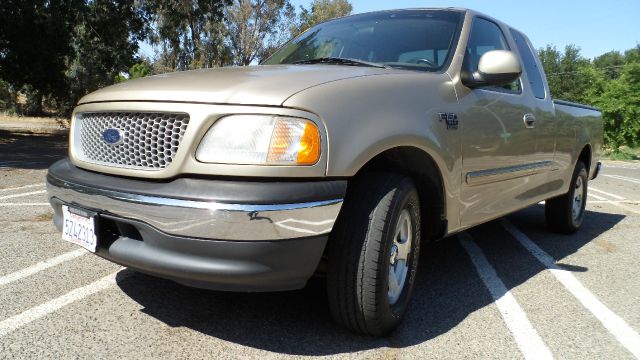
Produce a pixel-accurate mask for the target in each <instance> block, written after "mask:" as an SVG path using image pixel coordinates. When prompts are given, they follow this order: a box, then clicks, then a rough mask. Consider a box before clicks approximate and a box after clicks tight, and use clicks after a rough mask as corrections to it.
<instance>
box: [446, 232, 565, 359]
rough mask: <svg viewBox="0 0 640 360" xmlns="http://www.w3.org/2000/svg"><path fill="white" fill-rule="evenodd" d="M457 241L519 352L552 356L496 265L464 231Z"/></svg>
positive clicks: (534, 357)
mask: <svg viewBox="0 0 640 360" xmlns="http://www.w3.org/2000/svg"><path fill="white" fill-rule="evenodd" d="M458 238H459V239H460V243H461V244H462V246H463V247H464V248H465V250H466V251H467V254H469V258H471V261H472V262H473V265H474V266H475V267H476V271H477V272H478V275H480V278H481V279H482V281H483V282H484V284H485V286H486V287H487V289H488V290H489V292H490V293H491V296H492V297H493V300H494V301H495V303H496V306H497V307H498V310H499V311H500V314H501V315H502V318H503V319H504V322H505V323H506V325H507V327H508V328H509V331H511V334H512V335H513V337H514V339H515V340H516V343H517V344H518V347H519V348H520V351H521V352H522V355H524V357H525V358H526V359H536V360H537V359H553V355H552V354H551V350H549V348H548V347H547V345H546V344H545V343H544V341H542V338H540V335H538V332H537V331H536V330H535V329H534V328H533V326H532V325H531V323H530V322H529V319H528V318H527V314H525V312H524V310H522V308H521V307H520V305H519V304H518V302H517V301H516V299H515V298H514V297H513V295H512V294H511V292H509V290H507V287H506V286H505V285H504V283H503V282H502V280H500V278H499V277H498V274H496V271H495V269H494V268H493V266H491V264H490V263H489V261H488V260H487V258H486V257H485V256H484V254H483V253H482V250H481V249H480V247H479V246H478V245H476V243H475V242H473V239H472V238H471V235H469V234H467V233H461V234H458Z"/></svg>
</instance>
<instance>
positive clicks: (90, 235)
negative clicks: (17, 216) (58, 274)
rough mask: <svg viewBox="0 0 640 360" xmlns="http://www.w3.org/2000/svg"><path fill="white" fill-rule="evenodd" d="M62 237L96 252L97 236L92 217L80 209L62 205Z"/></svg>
mask: <svg viewBox="0 0 640 360" xmlns="http://www.w3.org/2000/svg"><path fill="white" fill-rule="evenodd" d="M62 222H63V225H62V239H63V240H66V241H69V242H72V243H74V244H76V245H80V246H82V247H83V248H85V249H87V250H89V251H91V252H96V245H98V238H97V236H96V227H95V220H94V217H93V216H91V215H89V214H86V213H84V212H83V211H82V210H76V209H70V208H69V207H68V206H66V205H63V206H62Z"/></svg>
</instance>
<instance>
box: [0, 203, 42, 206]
mask: <svg viewBox="0 0 640 360" xmlns="http://www.w3.org/2000/svg"><path fill="white" fill-rule="evenodd" d="M1 206H5V207H12V206H51V204H49V203H0V207H1Z"/></svg>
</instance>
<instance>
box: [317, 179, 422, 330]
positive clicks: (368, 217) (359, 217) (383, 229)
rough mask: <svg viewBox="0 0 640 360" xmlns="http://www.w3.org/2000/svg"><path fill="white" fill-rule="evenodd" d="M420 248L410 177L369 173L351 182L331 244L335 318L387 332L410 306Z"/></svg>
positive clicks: (417, 206) (417, 205) (358, 327)
mask: <svg viewBox="0 0 640 360" xmlns="http://www.w3.org/2000/svg"><path fill="white" fill-rule="evenodd" d="M419 250H420V201H419V197H418V192H417V190H416V188H415V186H414V184H413V182H412V181H411V179H410V178H408V177H405V176H402V175H397V174H368V175H366V176H362V177H360V178H358V179H356V180H354V181H352V183H351V184H349V193H348V194H347V198H346V199H345V204H344V209H343V211H342V213H341V215H340V219H339V220H338V222H337V223H336V227H335V229H334V232H333V233H332V238H331V240H330V243H329V254H328V255H329V264H328V273H327V287H328V289H327V293H328V295H329V306H330V308H331V313H332V315H333V317H334V319H335V320H337V321H338V322H340V323H341V324H343V325H344V326H346V327H347V328H349V329H351V330H352V331H355V332H358V333H362V334H367V335H383V334H386V333H388V332H390V331H392V330H393V329H394V328H395V327H396V326H397V325H398V324H399V323H400V321H401V320H402V317H403V315H404V313H405V312H406V310H407V307H408V305H409V301H410V299H411V293H412V290H413V285H414V282H415V278H416V270H417V266H418V255H419V252H420V251H419Z"/></svg>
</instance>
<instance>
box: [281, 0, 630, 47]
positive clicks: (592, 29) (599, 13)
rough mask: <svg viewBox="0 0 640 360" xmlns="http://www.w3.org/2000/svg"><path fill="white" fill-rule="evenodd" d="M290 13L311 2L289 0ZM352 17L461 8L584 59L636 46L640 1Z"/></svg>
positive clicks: (371, 3) (393, 1) (412, 2)
mask: <svg viewBox="0 0 640 360" xmlns="http://www.w3.org/2000/svg"><path fill="white" fill-rule="evenodd" d="M290 1H291V3H292V4H293V5H295V6H296V8H298V7H299V5H304V6H305V7H308V6H309V4H310V3H311V0H290ZM350 2H351V4H353V10H354V11H353V12H354V13H362V12H368V11H375V10H384V9H398V8H412V7H448V6H456V7H464V8H470V9H474V10H477V11H481V12H483V13H485V14H487V15H489V16H492V17H494V18H496V19H498V20H502V21H504V22H506V23H507V24H509V25H511V26H513V27H514V28H516V29H518V30H520V31H522V32H524V33H525V34H527V35H528V36H529V38H530V39H531V42H532V43H533V45H534V46H535V47H536V48H540V47H544V46H545V45H547V44H553V45H556V46H557V47H558V48H559V49H560V48H564V46H565V45H568V44H575V45H577V46H579V47H580V48H581V49H582V55H583V56H585V57H588V58H593V57H595V56H598V55H601V54H603V53H605V52H608V51H611V50H620V51H624V50H627V49H630V48H632V47H635V46H636V44H638V43H640V0H609V1H595V0H579V1H567V0H556V1H550V0H536V1H517V0H515V1H514V0H511V1H505V0H485V1H479V0H476V1H471V0H467V1H464V0H457V1H419V0H387V1H384V0H350Z"/></svg>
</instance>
